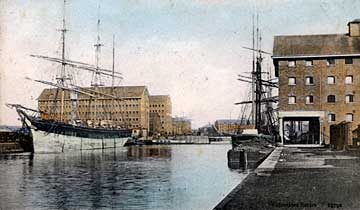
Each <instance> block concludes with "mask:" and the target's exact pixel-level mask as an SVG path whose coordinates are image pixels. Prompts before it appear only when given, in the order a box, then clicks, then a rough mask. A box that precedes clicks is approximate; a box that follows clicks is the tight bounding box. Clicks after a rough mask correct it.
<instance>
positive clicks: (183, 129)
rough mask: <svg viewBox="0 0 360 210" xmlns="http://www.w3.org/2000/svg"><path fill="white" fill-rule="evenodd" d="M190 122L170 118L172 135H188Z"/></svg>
mask: <svg viewBox="0 0 360 210" xmlns="http://www.w3.org/2000/svg"><path fill="white" fill-rule="evenodd" d="M191 133H192V130H191V121H190V120H189V119H186V118H183V117H174V118H172V135H174V136H176V135H190V134H191Z"/></svg>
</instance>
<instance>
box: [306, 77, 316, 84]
mask: <svg viewBox="0 0 360 210" xmlns="http://www.w3.org/2000/svg"><path fill="white" fill-rule="evenodd" d="M313 84H314V78H313V77H305V85H313Z"/></svg>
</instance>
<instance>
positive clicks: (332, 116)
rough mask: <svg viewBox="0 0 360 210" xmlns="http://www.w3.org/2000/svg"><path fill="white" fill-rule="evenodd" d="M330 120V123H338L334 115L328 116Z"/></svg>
mask: <svg viewBox="0 0 360 210" xmlns="http://www.w3.org/2000/svg"><path fill="white" fill-rule="evenodd" d="M328 120H329V122H335V121H336V116H335V114H334V113H330V114H328Z"/></svg>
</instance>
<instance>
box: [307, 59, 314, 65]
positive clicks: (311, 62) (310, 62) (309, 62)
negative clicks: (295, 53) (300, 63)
mask: <svg viewBox="0 0 360 210" xmlns="http://www.w3.org/2000/svg"><path fill="white" fill-rule="evenodd" d="M312 65H313V61H312V60H305V66H312Z"/></svg>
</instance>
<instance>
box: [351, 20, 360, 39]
mask: <svg viewBox="0 0 360 210" xmlns="http://www.w3.org/2000/svg"><path fill="white" fill-rule="evenodd" d="M348 28H349V36H360V19H355V20H353V21H351V22H349V23H348Z"/></svg>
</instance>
